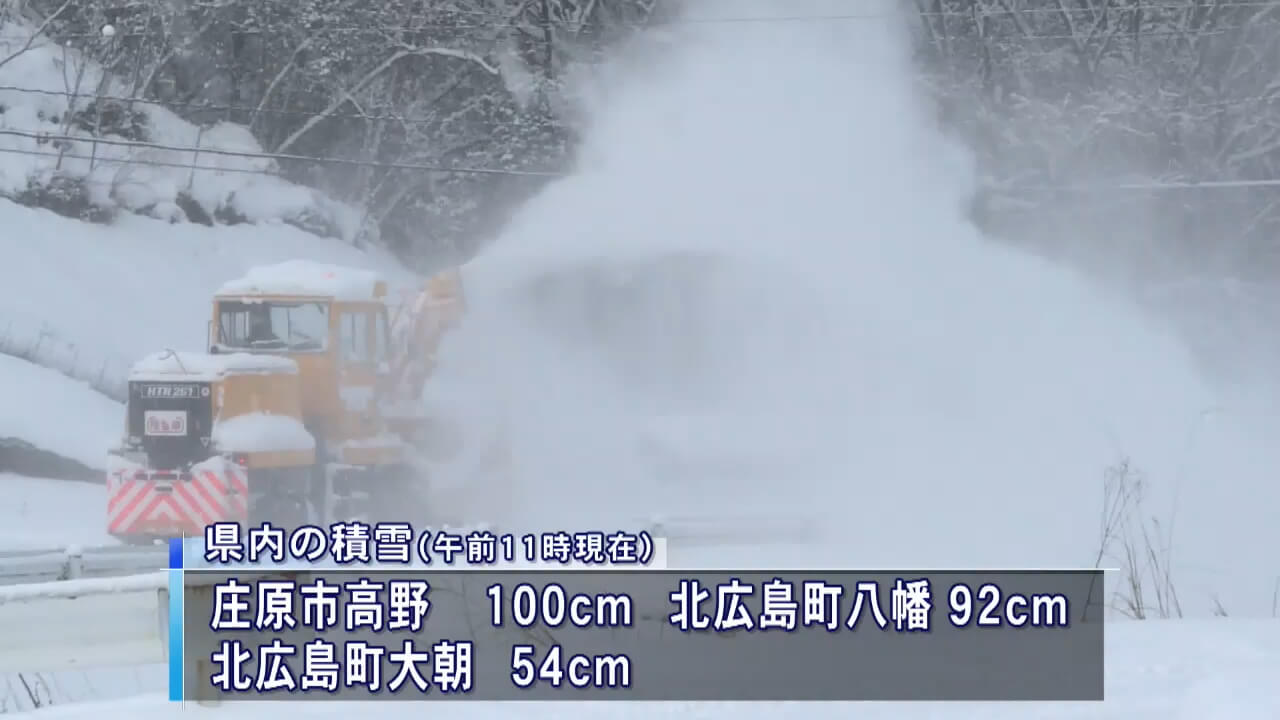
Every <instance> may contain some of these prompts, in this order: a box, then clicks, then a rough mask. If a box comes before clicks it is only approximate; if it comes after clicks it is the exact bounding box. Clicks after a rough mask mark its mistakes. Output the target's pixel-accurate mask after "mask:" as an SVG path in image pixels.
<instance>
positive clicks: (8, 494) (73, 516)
mask: <svg viewBox="0 0 1280 720" xmlns="http://www.w3.org/2000/svg"><path fill="white" fill-rule="evenodd" d="M0 492H3V493H4V497H5V501H4V502H3V503H0V550H26V549H29V550H54V549H57V548H62V547H67V546H70V545H80V546H82V547H97V546H101V545H115V544H116V540H115V539H114V538H112V537H111V536H110V535H108V534H107V522H106V507H107V495H106V488H105V487H103V486H101V485H90V484H88V483H79V482H68V481H66V480H48V479H44V478H29V477H23V476H21V475H13V474H10V473H0Z"/></svg>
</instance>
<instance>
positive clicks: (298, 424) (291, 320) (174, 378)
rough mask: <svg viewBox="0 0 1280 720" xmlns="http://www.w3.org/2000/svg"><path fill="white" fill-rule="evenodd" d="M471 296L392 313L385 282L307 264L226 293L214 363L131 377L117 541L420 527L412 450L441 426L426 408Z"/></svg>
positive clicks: (443, 292)
mask: <svg viewBox="0 0 1280 720" xmlns="http://www.w3.org/2000/svg"><path fill="white" fill-rule="evenodd" d="M460 291H461V287H460V284H459V283H458V282H457V278H456V275H452V274H442V275H440V276H436V277H434V278H432V279H431V280H430V281H428V282H427V283H426V285H425V287H424V288H423V289H422V290H420V291H418V292H417V295H416V297H411V298H410V299H409V300H408V301H407V302H406V303H404V304H403V305H402V306H401V307H399V308H398V309H393V308H392V307H391V306H390V305H389V304H388V303H387V295H388V289H387V283H386V282H385V281H384V280H383V279H382V278H381V277H380V276H378V275H377V274H376V273H372V272H369V271H364V270H357V269H351V268H342V267H336V266H330V265H321V264H318V263H311V262H306V261H292V262H286V263H280V264H277V265H271V266H263V267H258V268H254V269H252V270H251V271H250V272H249V273H248V274H246V275H245V276H244V277H242V278H240V279H238V280H235V281H232V282H229V283H227V284H226V285H224V286H223V287H222V288H220V289H219V290H218V291H217V293H215V296H214V298H213V314H212V318H211V320H210V322H209V344H208V352H207V353H200V354H186V353H175V352H172V351H167V352H164V353H158V354H156V355H153V356H151V357H149V358H147V359H145V360H144V361H142V362H140V363H139V364H138V366H136V367H135V368H134V371H133V374H132V375H131V377H130V383H129V388H130V389H129V401H128V407H127V411H126V415H127V418H128V419H127V427H126V433H125V442H124V443H123V445H122V447H121V448H120V449H119V450H118V451H116V452H115V453H113V458H112V467H111V468H110V470H109V473H110V477H109V479H108V516H109V519H108V530H109V532H110V533H111V534H113V535H115V536H116V537H118V538H121V539H124V540H126V541H139V540H140V541H149V540H152V539H156V538H163V537H174V536H176V535H180V534H183V533H185V534H187V535H201V534H203V532H204V528H205V526H207V525H209V524H211V523H213V522H225V521H231V522H241V523H247V524H249V525H256V524H258V523H261V522H271V523H272V524H273V525H276V526H278V527H284V528H292V527H297V526H299V525H303V524H328V523H331V522H335V521H337V520H340V519H358V518H364V519H371V518H370V516H375V515H376V516H378V517H377V519H379V520H382V519H398V520H402V521H409V520H415V519H417V517H418V516H420V514H421V513H422V512H423V510H424V508H423V507H421V505H420V503H418V502H415V501H416V500H419V499H421V498H423V497H424V495H423V493H421V492H420V490H421V486H422V483H421V482H420V479H421V478H422V477H423V473H422V470H421V466H420V464H419V463H418V462H417V461H418V459H419V458H418V453H417V452H416V449H415V445H418V444H421V442H422V441H423V440H424V439H425V438H424V434H426V433H427V432H428V431H429V427H430V425H429V423H428V421H427V419H426V418H424V417H422V415H421V412H420V410H418V408H419V407H420V403H416V402H415V400H416V399H418V398H420V396H421V392H422V386H423V384H424V383H425V381H426V379H427V376H428V375H429V374H430V370H431V368H432V366H433V363H434V351H435V348H436V346H437V345H438V343H439V339H440V335H441V334H442V333H443V332H445V331H446V330H447V329H448V328H449V327H452V326H453V324H454V323H455V322H456V321H457V315H458V313H459V308H460Z"/></svg>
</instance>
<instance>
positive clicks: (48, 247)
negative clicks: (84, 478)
mask: <svg viewBox="0 0 1280 720" xmlns="http://www.w3.org/2000/svg"><path fill="white" fill-rule="evenodd" d="M4 158H5V156H3V155H0V163H3V162H4ZM0 226H3V227H4V232H0V258H4V260H5V262H3V263H0V287H2V288H4V289H3V292H0V340H2V341H3V343H4V344H5V345H7V346H8V347H9V348H11V349H13V350H16V351H18V352H20V353H22V354H25V355H29V356H31V357H33V358H34V359H35V360H36V361H37V362H40V363H41V364H45V365H48V366H51V367H55V368H58V369H60V370H64V371H67V372H68V373H69V374H72V375H74V376H75V377H77V378H78V379H79V380H88V381H90V382H95V383H97V382H100V381H101V382H102V383H103V384H105V385H107V386H109V387H117V388H118V387H119V384H120V383H122V382H123V380H124V376H125V373H126V372H127V370H128V367H129V365H130V364H131V363H132V362H133V361H135V360H136V359H138V358H141V357H142V356H144V355H145V354H148V353H151V352H153V351H156V350H159V349H163V348H173V349H175V350H196V351H200V350H203V349H204V345H205V341H206V335H207V323H208V321H209V318H210V307H211V306H210V301H211V297H212V294H213V292H214V291H215V290H217V289H218V287H220V286H221V285H222V284H223V283H224V282H226V281H228V280H231V279H234V278H236V277H239V276H240V275H242V274H243V273H245V272H246V271H247V270H248V269H249V268H250V267H253V266H255V265H263V264H269V263H275V262H281V261H286V260H292V259H296V258H307V259H310V260H315V261H318V262H328V263H334V264H339V265H350V266H355V267H365V268H370V269H377V270H380V271H382V272H383V273H385V274H387V275H388V276H389V277H390V278H391V280H392V281H393V282H401V283H402V282H407V281H409V277H408V275H407V273H406V271H404V270H403V269H402V268H401V267H400V265H399V264H398V263H397V262H396V261H395V260H394V259H392V258H391V257H390V256H389V255H387V254H385V253H382V252H378V251H364V250H359V249H357V248H355V247H353V246H351V245H349V244H346V243H344V242H342V241H340V240H334V239H326V238H320V237H317V236H315V235H312V234H309V233H306V232H303V231H301V230H298V229H296V228H293V227H289V226H286V225H281V224H266V225H258V226H254V225H237V226H234V227H205V226H202V225H193V224H180V225H171V224H169V223H166V222H162V221H160V220H153V219H150V218H144V217H138V216H123V217H120V218H118V219H117V220H116V221H115V222H114V223H112V224H111V225H106V226H103V225H94V224H89V223H85V222H80V221H77V220H72V219H69V218H64V217H61V216H59V215H55V214H54V213H52V212H49V211H47V210H37V209H32V208H27V207H22V206H19V205H16V204H14V203H12V202H8V201H5V200H0ZM6 367H16V366H13V365H12V363H7V364H6ZM24 372H25V374H24V375H18V374H17V371H16V370H15V371H14V373H13V374H8V375H6V376H5V377H3V378H0V382H2V383H5V384H6V387H7V385H8V384H9V383H15V384H19V385H21V386H22V387H24V388H26V390H25V391H24V394H21V395H9V396H7V397H23V398H27V399H29V402H24V403H21V404H15V403H9V402H6V403H4V404H3V406H0V436H5V435H6V432H5V431H6V430H12V429H16V428H25V434H27V435H29V436H30V438H29V441H30V442H32V443H33V444H37V445H40V442H41V441H44V442H50V441H51V442H55V443H58V444H59V448H61V449H62V450H67V451H68V452H69V453H70V452H74V453H75V455H73V457H77V458H82V457H97V458H98V461H97V462H98V463H99V465H94V466H100V463H101V462H102V459H101V453H102V452H105V450H106V447H107V446H106V445H103V444H102V442H101V440H102V439H103V438H110V439H112V440H114V439H116V438H117V436H118V435H119V428H120V425H121V423H122V422H123V420H122V419H121V416H120V415H119V412H116V413H112V412H110V411H109V407H108V406H106V405H104V403H103V402H102V398H99V397H94V396H93V395H92V394H90V393H88V392H86V391H85V390H86V389H85V388H84V383H83V382H74V383H73V382H72V381H70V380H68V381H67V384H66V385H65V386H64V387H62V388H55V389H53V390H51V391H49V392H54V393H58V395H57V397H58V398H61V400H62V401H61V402H60V403H56V404H55V403H54V402H53V400H54V397H55V396H53V395H48V396H46V397H45V398H41V397H39V396H38V395H35V394H34V393H37V392H45V391H37V390H36V389H35V386H32V385H28V384H27V383H26V381H25V380H24V378H25V377H27V376H28V375H36V374H38V375H39V377H40V378H41V382H43V383H45V385H44V386H42V387H49V386H50V384H52V385H57V384H58V380H57V378H50V376H49V375H48V374H43V373H38V370H26V371H24ZM73 394H76V395H78V396H79V398H78V399H72V398H69V397H68V396H69V395H73ZM117 407H119V406H118V405H117ZM50 427H54V428H58V430H57V432H56V433H54V434H53V435H49V434H46V432H45V428H50ZM19 437H22V435H19ZM67 443H73V444H75V445H76V447H75V448H68V447H66V444H67ZM85 444H88V445H87V446H86V445H85ZM108 444H109V443H108ZM99 446H101V447H100V448H99ZM47 449H49V450H57V448H54V447H48V448H47Z"/></svg>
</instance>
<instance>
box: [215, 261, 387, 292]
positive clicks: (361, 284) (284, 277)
mask: <svg viewBox="0 0 1280 720" xmlns="http://www.w3.org/2000/svg"><path fill="white" fill-rule="evenodd" d="M381 282H383V279H382V277H381V276H380V275H379V274H378V273H376V272H373V271H369V270H359V269H353V268H345V267H339V266H337V265H328V264H325V263H318V262H311V261H309V260H290V261H287V262H282V263H276V264H274V265H264V266H259V267H255V268H252V269H250V270H249V272H248V273H246V274H245V275H244V277H241V278H238V279H236V280H232V281H229V282H227V283H225V284H224V285H223V286H222V287H221V288H219V289H218V295H223V296H225V295H250V296H252V295H309V296H314V297H334V298H336V299H338V300H345V301H352V302H359V301H361V300H372V299H374V288H375V287H376V286H377V285H378V283H381Z"/></svg>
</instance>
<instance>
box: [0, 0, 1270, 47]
mask: <svg viewBox="0 0 1280 720" xmlns="http://www.w3.org/2000/svg"><path fill="white" fill-rule="evenodd" d="M1277 6H1280V0H1248V1H1244V0H1242V1H1241V2H1233V3H1231V4H1229V5H1219V6H1213V7H1212V8H1205V6H1203V5H1201V4H1197V3H1185V2H1184V3H1162V4H1140V5H1130V6H1124V7H1119V6H1114V5H1105V6H1103V7H1102V8H1085V7H1065V6H1063V7H1032V8H1004V7H1001V8H990V7H988V8H982V9H977V10H974V11H964V10H915V11H909V14H910V15H912V16H915V17H921V18H962V19H969V20H972V19H981V18H990V17H1009V16H1025V15H1063V16H1074V15H1077V14H1080V15H1088V16H1089V17H1091V18H1095V19H1096V18H1099V17H1105V16H1108V15H1131V14H1134V13H1148V12H1152V11H1167V10H1187V11H1194V10H1202V11H1203V10H1208V11H1212V10H1214V9H1236V8H1268V7H1277ZM341 12H342V14H344V15H364V16H366V17H383V16H384V14H383V13H379V12H378V11H376V10H368V9H364V8H346V9H343V10H342V11H341ZM448 14H457V15H466V16H471V17H485V18H491V19H488V20H485V21H482V22H481V21H477V22H474V23H464V22H455V21H451V22H439V21H433V22H421V23H413V24H408V25H359V26H319V27H307V26H306V25H304V24H287V25H280V26H276V27H270V26H268V27H260V28H254V29H245V28H237V29H231V30H229V31H227V32H226V33H223V34H226V35H231V36H258V35H271V34H279V35H283V34H292V33H298V34H302V35H328V34H338V35H341V34H358V33H412V32H421V31H424V30H483V29H520V30H529V29H541V28H542V27H544V25H543V23H541V22H539V21H530V22H528V23H516V22H512V20H513V16H512V15H511V14H502V13H490V12H486V11H480V10H451V11H448ZM897 17H899V15H897V14H895V13H869V12H868V13H839V14H793V15H757V16H723V17H690V16H676V17H669V18H654V19H649V20H646V21H645V22H643V23H633V22H624V23H619V25H620V26H622V27H626V28H631V29H643V28H649V27H663V26H671V25H716V24H791V23H806V22H818V23H823V22H839V21H857V20H887V19H894V18H897ZM588 22H589V21H581V22H578V23H566V22H559V23H553V26H554V27H556V28H559V29H563V28H565V27H572V26H575V25H576V26H577V29H579V30H580V29H582V28H583V27H586V25H587V23H588ZM1246 27H1249V26H1248V25H1242V26H1236V27H1234V28H1231V29H1244V28H1246ZM1157 32H1167V33H1168V34H1171V35H1177V34H1184V33H1186V32H1193V31H1189V30H1179V31H1157ZM54 34H56V35H57V36H58V37H59V38H61V39H102V38H103V36H102V34H101V32H100V31H96V32H79V33H54ZM1126 34H1127V35H1130V36H1132V35H1134V34H1139V35H1143V34H1147V33H1144V32H1142V31H1139V32H1138V33H1126ZM173 35H177V36H182V35H184V33H165V32H156V31H151V30H142V31H127V30H124V31H122V30H120V29H117V32H116V33H115V35H114V37H116V38H146V37H156V36H173ZM28 37H29V36H28V35H12V36H10V35H0V40H26V39H27V38H28ZM1028 37H1037V36H1028ZM1043 37H1045V38H1052V37H1058V36H1043ZM1065 37H1076V36H1070V35H1069V36H1065Z"/></svg>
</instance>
